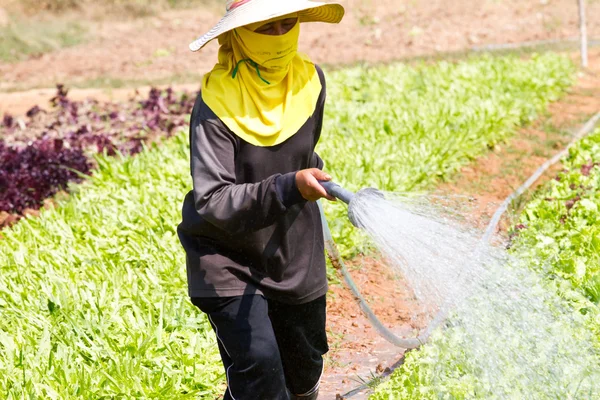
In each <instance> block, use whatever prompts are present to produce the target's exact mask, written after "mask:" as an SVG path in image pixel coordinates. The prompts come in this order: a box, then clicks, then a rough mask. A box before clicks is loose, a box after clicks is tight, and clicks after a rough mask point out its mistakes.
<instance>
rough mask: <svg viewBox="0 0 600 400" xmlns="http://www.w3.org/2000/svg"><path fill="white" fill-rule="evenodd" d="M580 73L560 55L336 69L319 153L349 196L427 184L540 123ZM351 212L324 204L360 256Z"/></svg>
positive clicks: (341, 237) (346, 246)
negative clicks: (521, 128) (536, 120)
mask: <svg viewBox="0 0 600 400" xmlns="http://www.w3.org/2000/svg"><path fill="white" fill-rule="evenodd" d="M573 73H574V69H573V66H572V64H571V63H570V61H569V60H568V59H566V58H564V57H561V56H558V55H555V54H544V55H539V56H534V57H533V59H530V60H522V59H519V58H516V57H507V58H495V57H479V58H472V59H469V60H467V61H463V62H459V63H456V64H454V63H448V62H441V63H439V64H435V65H432V66H426V65H423V66H419V67H416V68H415V67H410V66H407V65H403V64H395V65H390V66H381V67H373V68H367V69H365V68H361V67H356V68H350V69H346V70H341V71H336V72H334V73H331V74H329V81H328V82H329V88H328V98H329V101H328V103H327V110H326V115H325V122H324V123H325V128H324V134H323V138H322V140H321V143H320V144H319V147H318V149H317V151H318V152H319V153H320V155H321V156H322V158H323V159H324V160H325V163H326V168H327V170H328V171H329V172H330V173H331V174H332V176H333V177H334V179H335V180H336V181H337V182H338V183H339V184H341V185H342V186H344V187H346V188H348V189H350V190H358V189H361V188H363V187H376V188H378V189H381V190H387V191H414V190H422V189H424V188H429V187H431V185H432V184H433V183H434V182H437V181H439V180H440V179H444V178H446V177H447V176H448V175H449V174H451V173H452V172H454V171H456V170H458V169H459V168H460V167H461V166H462V165H464V164H465V163H466V162H468V161H469V160H472V159H474V158H476V157H477V156H479V155H481V154H484V153H485V152H486V151H488V148H489V147H491V146H493V145H494V144H496V143H498V142H501V141H503V140H505V139H507V138H508V137H510V136H511V135H513V134H514V132H515V129H516V127H517V126H519V125H523V124H526V123H528V122H529V121H532V120H533V119H534V118H535V117H536V115H538V113H540V112H543V111H544V110H545V107H546V106H547V104H548V103H549V102H551V101H553V100H556V99H557V98H558V96H559V95H560V94H561V93H563V92H564V90H565V89H566V88H567V87H568V86H569V85H570V84H571V83H572V80H573ZM345 211H346V209H345V206H343V205H341V204H337V205H330V204H328V205H326V213H327V216H328V219H329V221H330V223H331V224H332V225H333V226H332V231H333V233H334V239H335V240H336V242H337V243H338V244H340V245H341V246H342V249H343V254H344V255H352V254H355V252H356V251H357V249H356V248H355V247H354V243H357V242H359V241H360V240H358V236H357V235H358V233H357V231H356V230H354V229H353V228H352V227H351V226H350V225H349V223H348V222H347V218H345V216H344V214H345Z"/></svg>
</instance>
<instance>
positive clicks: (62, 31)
mask: <svg viewBox="0 0 600 400" xmlns="http://www.w3.org/2000/svg"><path fill="white" fill-rule="evenodd" d="M88 39H89V32H88V30H87V29H86V28H85V27H84V26H83V25H82V24H80V23H79V22H76V21H73V20H69V19H51V20H48V19H42V18H33V19H29V20H25V19H23V18H15V19H13V20H12V21H11V22H10V23H9V24H8V25H7V26H5V27H2V28H0V61H6V62H18V61H22V60H24V59H26V58H28V57H31V56H37V55H41V54H44V53H48V52H51V51H55V50H58V49H61V48H64V47H70V46H75V45H77V44H80V43H82V42H85V41H86V40H88Z"/></svg>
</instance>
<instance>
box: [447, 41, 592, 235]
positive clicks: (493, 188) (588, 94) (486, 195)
mask: <svg viewBox="0 0 600 400" xmlns="http://www.w3.org/2000/svg"><path fill="white" fill-rule="evenodd" d="M572 57H573V58H577V55H575V54H573V55H572ZM598 112H600V49H592V50H591V52H590V68H589V69H588V70H587V71H586V72H580V73H579V76H578V81H577V84H576V85H575V86H574V87H573V88H571V89H570V91H569V93H568V94H567V95H566V96H565V97H564V98H563V99H561V100H560V101H558V102H556V103H553V104H551V105H550V107H549V114H548V115H547V116H545V117H542V118H540V119H539V120H538V121H536V122H535V123H534V124H532V125H531V126H529V127H527V128H525V129H522V130H521V131H520V132H519V133H518V134H517V135H516V136H515V137H514V138H513V139H511V140H510V141H509V142H507V143H504V144H500V145H499V146H497V147H496V148H495V149H494V150H493V151H492V152H490V153H488V154H487V155H485V156H483V157H481V158H479V159H477V160H476V161H475V162H473V163H471V164H470V165H466V166H464V167H463V168H462V169H461V171H460V172H459V173H457V174H456V175H455V176H454V177H451V178H450V182H449V183H446V184H442V185H440V186H439V188H438V189H439V191H440V192H441V193H450V194H460V195H467V196H470V197H472V198H474V199H475V200H476V202H475V204H476V207H474V209H473V210H474V211H473V212H474V219H475V220H477V221H479V222H480V223H481V224H482V225H485V224H487V222H488V221H489V219H490V218H491V216H492V214H493V213H494V211H495V210H496V208H497V207H498V205H499V204H500V203H502V202H503V201H504V199H506V197H508V196H509V195H510V194H511V193H512V192H513V191H514V190H515V189H516V188H517V187H518V186H520V185H521V184H522V183H523V182H524V181H525V180H526V179H527V178H529V177H530V176H531V175H532V174H533V173H534V172H535V170H536V169H537V168H539V167H540V166H541V165H542V164H543V163H544V162H545V161H546V160H547V159H549V158H551V157H552V156H553V155H554V154H556V153H558V152H559V151H560V150H562V149H563V148H564V147H565V145H566V144H567V143H568V142H569V141H570V140H571V136H572V135H573V133H575V131H576V130H577V129H579V127H580V125H582V124H584V123H585V122H586V121H587V120H588V119H589V118H590V117H592V116H593V115H594V114H596V113H598ZM560 168H561V167H560V164H559V165H556V166H554V168H553V169H552V170H551V171H550V172H548V173H546V174H545V175H544V176H543V177H542V178H541V179H540V180H538V182H536V185H535V186H534V187H537V186H539V185H540V184H542V183H543V182H545V181H547V180H548V179H552V177H553V175H554V174H553V173H554V172H557V171H558V170H560ZM525 199H526V198H524V199H523V200H525ZM522 202H523V201H522ZM522 202H521V203H519V204H522ZM519 204H517V206H518V205H519ZM509 225H510V217H505V219H504V221H503V222H502V223H501V224H500V226H499V228H500V229H501V230H502V231H506V229H507V228H508V226H509Z"/></svg>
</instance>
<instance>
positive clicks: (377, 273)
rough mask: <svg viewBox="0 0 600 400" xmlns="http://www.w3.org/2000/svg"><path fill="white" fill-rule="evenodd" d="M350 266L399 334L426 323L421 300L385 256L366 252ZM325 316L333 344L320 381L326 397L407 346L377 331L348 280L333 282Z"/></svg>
mask: <svg viewBox="0 0 600 400" xmlns="http://www.w3.org/2000/svg"><path fill="white" fill-rule="evenodd" d="M347 266H348V269H349V270H350V274H351V276H352V279H353V280H354V281H355V283H356V285H357V286H358V287H359V289H360V290H361V293H362V295H363V296H364V297H365V299H366V300H367V302H368V304H369V306H370V307H371V308H372V310H373V312H374V313H375V315H377V317H378V318H379V319H380V320H381V322H382V323H383V324H384V325H386V327H388V328H389V329H390V330H392V331H393V332H394V333H395V334H396V335H398V336H400V337H405V338H412V337H416V336H418V335H419V333H420V330H422V329H424V328H426V325H427V316H426V313H425V310H424V309H423V307H422V305H420V304H419V303H418V302H417V300H416V299H415V297H414V296H413V293H412V290H411V289H410V287H409V285H408V284H407V283H406V281H405V280H404V279H402V277H401V276H398V274H396V273H394V271H393V270H391V269H390V268H389V267H388V266H387V265H386V264H385V263H384V262H382V261H381V260H379V259H375V258H372V257H364V256H363V257H359V258H356V259H354V260H353V261H352V262H350V263H348V265H347ZM327 321H328V335H329V342H330V347H331V350H330V352H329V354H328V356H327V368H326V370H325V375H324V379H323V382H322V387H321V398H323V399H334V398H336V396H337V395H343V394H344V393H347V392H349V391H351V390H353V389H355V388H357V387H359V386H361V385H362V384H364V383H366V382H368V381H369V380H371V379H372V378H373V377H375V376H378V375H380V374H381V373H383V372H385V371H386V370H389V368H390V367H392V366H393V365H394V364H395V363H397V362H398V361H400V360H401V359H402V357H403V355H404V351H405V350H404V349H401V348H398V347H395V346H394V345H392V344H391V343H388V342H386V341H385V340H384V339H383V338H382V337H381V336H379V334H378V333H377V331H376V330H375V328H373V327H372V326H371V324H370V323H369V321H368V319H367V318H366V317H365V316H364V314H363V312H362V311H361V310H360V308H359V306H358V303H357V301H356V299H355V298H354V296H353V294H352V293H351V292H350V290H349V289H348V288H347V287H346V286H345V284H340V285H332V286H331V289H330V293H329V296H328V312H327ZM365 393H366V392H365ZM365 393H362V395H363V396H364V395H365ZM353 398H359V397H358V396H355V397H353Z"/></svg>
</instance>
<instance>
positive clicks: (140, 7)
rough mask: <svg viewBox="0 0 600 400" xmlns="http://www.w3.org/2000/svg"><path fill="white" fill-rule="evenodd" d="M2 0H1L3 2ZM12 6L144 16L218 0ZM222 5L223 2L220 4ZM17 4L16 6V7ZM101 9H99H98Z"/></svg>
mask: <svg viewBox="0 0 600 400" xmlns="http://www.w3.org/2000/svg"><path fill="white" fill-rule="evenodd" d="M1 1H2V0H0V2H1ZM13 3H14V4H12V7H11V8H17V9H20V10H21V11H23V12H25V13H27V14H43V13H47V12H48V11H50V12H53V13H64V12H70V11H88V10H87V9H88V8H98V9H102V11H103V12H104V13H109V14H112V15H120V16H121V17H123V16H131V17H144V16H148V15H153V14H155V13H157V12H158V11H162V10H165V9H169V8H185V7H195V6H207V5H208V6H211V7H213V6H215V5H216V3H217V1H216V0H104V1H102V2H97V1H92V0H45V1H39V0H16V1H14V2H13ZM0 5H1V4H0ZM219 5H221V4H219ZM15 6H16V7H15ZM98 11H99V10H98Z"/></svg>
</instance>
